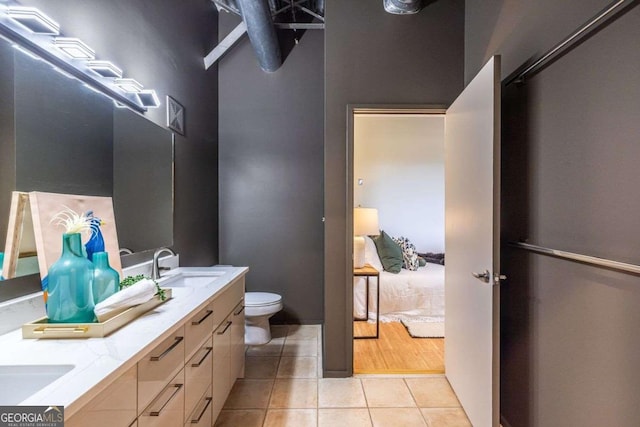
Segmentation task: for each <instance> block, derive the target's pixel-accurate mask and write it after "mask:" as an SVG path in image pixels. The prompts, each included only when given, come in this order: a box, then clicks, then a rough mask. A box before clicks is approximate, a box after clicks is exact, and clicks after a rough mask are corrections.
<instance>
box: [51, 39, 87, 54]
mask: <svg viewBox="0 0 640 427" xmlns="http://www.w3.org/2000/svg"><path fill="white" fill-rule="evenodd" d="M53 44H54V45H55V47H57V48H58V49H60V51H61V52H62V53H64V54H65V55H67V56H68V57H69V58H71V59H95V57H96V53H95V52H94V50H93V49H91V48H90V47H89V46H87V44H86V43H85V42H83V41H82V40H80V39H78V38H75V37H56V38H55V39H54V40H53Z"/></svg>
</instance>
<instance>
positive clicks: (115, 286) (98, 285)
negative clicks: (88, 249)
mask: <svg viewBox="0 0 640 427" xmlns="http://www.w3.org/2000/svg"><path fill="white" fill-rule="evenodd" d="M93 267H94V271H93V302H94V303H95V304H98V303H99V302H100V301H104V300H105V299H107V298H109V297H110V296H111V295H113V294H115V293H116V292H118V291H119V290H120V275H119V274H118V272H117V271H115V270H114V269H113V268H111V266H110V265H109V254H108V253H106V252H94V253H93Z"/></svg>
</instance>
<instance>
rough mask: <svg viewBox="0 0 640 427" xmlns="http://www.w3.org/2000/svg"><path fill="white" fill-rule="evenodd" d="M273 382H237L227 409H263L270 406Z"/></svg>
mask: <svg viewBox="0 0 640 427" xmlns="http://www.w3.org/2000/svg"><path fill="white" fill-rule="evenodd" d="M272 388H273V380H237V381H236V383H235V384H234V386H233V389H231V393H230V394H229V397H228V398H227V401H226V402H225V403H224V408H225V409H262V408H266V407H267V406H268V405H269V397H270V396H271V389H272Z"/></svg>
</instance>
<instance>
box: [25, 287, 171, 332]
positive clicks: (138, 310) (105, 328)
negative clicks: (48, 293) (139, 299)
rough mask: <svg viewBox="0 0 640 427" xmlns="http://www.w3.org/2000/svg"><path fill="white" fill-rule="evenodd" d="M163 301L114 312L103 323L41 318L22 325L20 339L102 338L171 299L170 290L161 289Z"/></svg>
mask: <svg viewBox="0 0 640 427" xmlns="http://www.w3.org/2000/svg"><path fill="white" fill-rule="evenodd" d="M163 289H164V293H165V296H166V298H165V300H164V301H162V300H161V299H160V297H159V296H155V297H153V298H152V299H150V300H149V301H147V302H145V303H144V304H139V305H136V306H133V307H129V308H128V309H126V310H124V311H121V312H117V311H116V312H114V313H113V315H112V317H110V318H108V319H106V320H105V321H104V322H96V323H49V319H48V318H47V317H42V318H40V319H38V320H34V321H33V322H30V323H25V324H24V325H22V338H50V339H60V338H103V337H106V336H107V335H109V334H110V333H112V332H114V331H116V330H118V329H120V328H121V327H123V326H124V325H126V324H127V323H129V322H131V321H133V320H135V319H136V318H138V317H140V316H141V315H143V314H144V313H146V312H147V311H149V310H152V309H154V308H155V307H157V306H159V305H160V304H163V303H165V302H167V301H169V299H171V288H163Z"/></svg>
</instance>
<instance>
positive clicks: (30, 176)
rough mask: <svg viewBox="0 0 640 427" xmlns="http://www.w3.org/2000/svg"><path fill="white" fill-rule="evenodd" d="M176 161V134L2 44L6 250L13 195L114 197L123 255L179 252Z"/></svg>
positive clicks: (0, 201) (1, 217) (1, 230)
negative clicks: (167, 248)
mask: <svg viewBox="0 0 640 427" xmlns="http://www.w3.org/2000/svg"><path fill="white" fill-rule="evenodd" d="M173 156H174V137H173V134H172V133H171V132H170V131H169V130H167V129H165V128H162V127H160V126H158V125H156V124H155V123H153V122H151V121H149V120H147V119H146V118H145V117H144V116H142V115H140V114H138V113H136V112H133V111H131V110H129V109H127V108H119V107H118V106H117V105H116V104H115V103H114V101H113V100H111V99H110V98H108V97H106V96H105V95H103V94H101V93H98V92H96V91H94V90H93V89H90V88H89V87H88V86H86V85H84V84H83V83H82V82H80V81H79V80H77V79H74V78H70V77H69V76H67V75H65V74H64V73H62V72H60V71H58V70H56V69H55V68H54V67H53V66H52V65H50V64H49V63H47V62H45V61H43V60H39V59H37V58H34V57H32V56H30V55H28V54H25V53H24V52H23V51H21V50H18V49H15V48H14V47H12V45H11V44H10V43H9V42H7V41H5V40H3V39H0V248H4V243H5V238H6V232H7V222H8V215H9V210H10V203H11V192H12V191H14V190H18V191H47V192H55V193H68V194H83V195H96V196H112V197H113V201H114V210H115V216H116V227H117V231H118V240H119V245H120V247H126V248H128V249H130V250H132V251H133V252H140V251H145V250H150V249H154V248H158V247H161V246H170V245H172V243H173ZM1 250H2V249H0V251H1ZM33 255H34V254H33V253H27V252H25V253H23V254H21V256H22V258H21V259H20V261H19V272H20V273H21V274H29V273H36V272H37V263H34V262H33V261H30V259H32V258H30V257H32V256H33ZM21 264H22V266H21ZM34 266H35V268H36V270H33V268H34ZM11 281H12V280H5V281H0V288H2V287H3V285H6V284H7V283H8V282H11Z"/></svg>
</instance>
